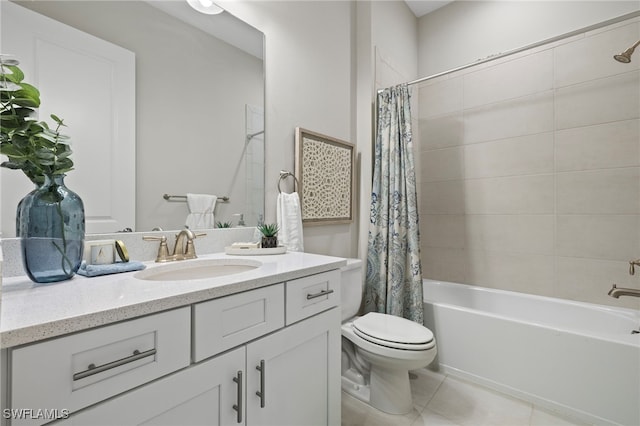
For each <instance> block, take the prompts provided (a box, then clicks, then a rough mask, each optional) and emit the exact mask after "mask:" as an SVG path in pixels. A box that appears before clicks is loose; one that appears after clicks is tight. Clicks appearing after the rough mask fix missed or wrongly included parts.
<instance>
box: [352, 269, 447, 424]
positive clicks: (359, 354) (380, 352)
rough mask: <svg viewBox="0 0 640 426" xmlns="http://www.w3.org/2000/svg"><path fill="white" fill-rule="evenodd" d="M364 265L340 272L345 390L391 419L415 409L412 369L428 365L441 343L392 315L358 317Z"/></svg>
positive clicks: (414, 323)
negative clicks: (412, 398) (410, 383)
mask: <svg viewBox="0 0 640 426" xmlns="http://www.w3.org/2000/svg"><path fill="white" fill-rule="evenodd" d="M362 268H363V263H362V261H361V260H359V259H349V260H348V262H347V266H345V267H343V268H342V269H341V279H342V285H341V293H342V389H343V390H344V391H345V392H347V393H349V394H350V395H353V396H354V397H356V398H358V399H360V400H361V401H364V402H365V403H367V404H369V405H371V406H372V407H375V408H377V409H378V410H381V411H384V412H386V413H390V414H406V413H409V412H410V411H411V409H412V406H413V403H412V400H411V388H410V385H409V370H415V369H418V368H423V367H426V366H427V365H429V364H430V363H431V362H432V361H433V360H434V358H435V356H436V341H435V339H434V337H433V333H432V332H431V330H429V329H428V328H426V327H424V326H422V325H421V324H418V323H416V322H413V321H410V320H408V319H405V318H400V317H396V316H393V315H387V314H379V313H374V312H371V313H368V314H366V315H363V316H361V317H358V316H356V315H357V313H358V311H359V310H360V304H361V302H362V294H363V286H364V279H363V272H362Z"/></svg>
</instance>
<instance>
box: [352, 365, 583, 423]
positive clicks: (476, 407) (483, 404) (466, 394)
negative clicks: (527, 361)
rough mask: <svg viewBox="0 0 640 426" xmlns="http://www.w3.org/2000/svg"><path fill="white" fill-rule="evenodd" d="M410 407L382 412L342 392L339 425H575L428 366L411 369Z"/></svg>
mask: <svg viewBox="0 0 640 426" xmlns="http://www.w3.org/2000/svg"><path fill="white" fill-rule="evenodd" d="M411 377H412V378H411V391H412V394H413V411H411V413H409V414H406V415H404V416H393V415H390V414H386V413H383V412H381V411H378V410H376V409H374V408H371V407H369V406H368V405H366V404H364V403H362V402H361V401H359V400H357V399H355V398H354V397H352V396H350V395H348V394H346V393H344V392H343V393H342V426H422V425H424V426H427V425H428V426H481V425H487V426H501V425H504V426H576V425H584V423H580V422H576V421H575V420H568V419H564V418H562V417H558V416H557V415H554V414H552V413H550V412H548V411H545V410H543V409H541V408H539V407H535V406H533V405H532V404H531V403H528V402H525V401H522V400H519V399H516V398H513V397H510V396H508V395H505V394H502V393H499V392H496V391H493V390H490V389H487V388H484V387H482V386H478V385H476V384H473V383H469V382H466V381H463V380H461V379H458V378H455V377H451V376H447V375H443V374H440V373H437V372H434V371H431V370H427V369H423V370H418V371H413V372H412V376H411Z"/></svg>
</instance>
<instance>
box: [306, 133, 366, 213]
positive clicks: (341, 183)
mask: <svg viewBox="0 0 640 426" xmlns="http://www.w3.org/2000/svg"><path fill="white" fill-rule="evenodd" d="M295 145H296V146H295V173H296V176H297V178H298V181H299V183H300V188H299V189H298V191H299V194H300V202H301V207H302V222H303V223H304V224H308V225H329V224H336V223H351V222H352V221H353V203H354V182H355V176H354V162H355V145H354V144H352V143H349V142H346V141H343V140H340V139H337V138H333V137H331V136H327V135H323V134H320V133H316V132H312V131H310V130H306V129H303V128H300V127H297V128H296V144H295Z"/></svg>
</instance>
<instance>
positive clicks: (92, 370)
mask: <svg viewBox="0 0 640 426" xmlns="http://www.w3.org/2000/svg"><path fill="white" fill-rule="evenodd" d="M155 354H156V349H155V348H154V349H149V350H148V351H144V352H140V351H139V350H137V349H136V350H135V351H133V355H130V356H127V357H124V358H122V359H118V360H116V361H111V362H108V363H106V364H102V365H99V366H96V365H95V364H89V366H88V367H87V369H86V370H84V371H81V372H79V373H76V374H74V375H73V380H80V379H84V378H85V377H89V376H93V375H94V374H98V373H102V372H103V371H107V370H111V369H112V368H116V367H120V366H121V365H125V364H129V363H130V362H134V361H137V360H139V359H142V358H146V357H149V356H153V355H155Z"/></svg>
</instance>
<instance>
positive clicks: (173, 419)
mask: <svg viewBox="0 0 640 426" xmlns="http://www.w3.org/2000/svg"><path fill="white" fill-rule="evenodd" d="M339 281H340V276H339V272H338V271H337V270H332V271H328V272H322V273H318V274H315V275H311V276H307V277H303V278H300V279H293V280H289V281H286V282H284V283H279V284H273V285H269V286H265V287H261V288H257V289H253V290H248V291H244V292H240V293H236V294H232V295H229V296H225V297H220V298H216V299H212V300H208V301H204V302H200V303H195V304H193V305H191V306H187V307H183V308H179V309H176V310H173V311H168V312H164V313H160V314H155V315H151V316H148V317H144V318H140V319H134V320H130V321H126V322H122V323H118V324H115V325H112V326H107V327H104V328H102V329H95V330H89V331H86V332H82V333H78V334H75V335H72V336H68V337H62V338H58V339H52V340H50V341H47V342H44V343H37V344H34V345H29V346H25V347H23V348H18V349H16V350H13V354H12V358H13V360H12V362H11V365H12V369H13V370H12V371H13V380H12V382H11V383H12V385H11V389H12V390H13V393H14V394H15V392H16V389H19V388H20V387H22V388H23V391H22V393H20V394H21V395H22V394H23V395H24V397H23V399H20V400H19V401H20V402H19V403H18V402H17V401H18V400H15V399H14V400H13V401H12V408H14V407H18V406H20V407H33V408H35V407H43V408H44V407H47V408H59V409H62V408H69V409H70V410H71V411H72V414H71V416H70V417H68V418H66V419H60V420H58V421H55V422H54V423H53V424H56V425H65V426H68V425H77V426H90V425H142V424H144V425H180V426H188V425H237V424H240V425H278V426H279V425H300V426H303V425H338V424H340V343H341V341H340V338H341V337H340V308H339V300H340V294H339V293H340V292H339ZM168 315H172V316H171V318H169V317H167V316H168ZM157 318H164V319H165V320H169V322H175V324H174V327H173V328H174V329H175V330H176V331H177V330H180V331H179V332H178V333H177V334H179V335H180V337H177V338H176V340H173V343H175V344H176V345H179V347H178V346H176V347H175V348H173V349H172V350H174V351H175V352H176V353H179V354H181V361H180V363H177V364H174V365H172V367H171V368H172V370H171V371H164V370H163V371H164V375H158V374H156V375H154V376H148V377H147V376H145V377H147V379H146V382H144V381H143V382H141V381H140V380H138V381H136V382H132V384H131V386H129V387H128V388H127V389H122V388H121V387H116V388H113V386H107V388H108V389H109V391H108V392H107V391H104V392H103V393H100V394H94V395H92V396H91V398H88V399H86V398H85V399H83V400H82V402H78V403H74V404H71V405H70V404H69V401H74V400H73V398H74V397H73V396H72V397H69V396H67V395H65V393H64V392H62V393H61V396H60V397H52V396H51V394H56V393H58V392H59V391H58V389H59V386H60V383H59V382H60V381H61V380H63V379H62V376H60V375H58V374H57V373H56V375H54V376H51V381H50V382H49V383H48V384H47V385H46V386H45V389H44V390H43V391H37V392H35V393H36V394H38V395H39V394H42V395H43V396H42V397H41V398H44V399H37V400H36V399H29V392H28V389H33V388H34V387H37V386H38V385H37V383H38V382H37V381H35V380H36V379H35V376H37V375H38V374H46V373H45V370H46V368H44V367H43V368H42V369H41V370H40V371H36V372H32V373H30V374H31V375H32V380H31V381H30V383H28V384H20V383H18V382H16V381H15V379H16V377H18V376H16V371H17V370H15V368H16V365H18V366H20V365H21V367H19V368H20V370H25V371H26V370H28V369H29V367H30V366H33V365H35V364H37V363H38V362H41V360H40V361H36V360H35V358H33V359H32V358H26V359H24V360H23V359H21V358H20V357H19V353H18V351H20V350H25V349H26V350H29V351H31V352H33V353H34V354H35V353H40V355H41V356H45V353H44V352H41V347H40V345H46V344H53V345H54V347H53V348H54V350H55V351H56V352H60V351H62V352H65V350H63V347H64V346H65V344H64V343H60V342H62V341H64V340H65V339H68V338H70V337H71V338H75V339H76V340H78V341H79V342H81V341H84V340H85V339H84V337H83V335H91V334H93V333H96V332H101V331H102V330H107V329H110V328H113V327H117V328H118V330H119V331H121V332H123V333H124V331H125V330H129V331H128V334H129V335H135V336H143V337H142V339H143V340H139V339H140V337H136V339H138V340H139V341H136V342H135V344H136V345H137V346H140V345H142V346H141V347H142V348H143V349H144V348H146V346H145V345H147V346H148V345H150V344H151V343H152V341H153V342H158V341H160V342H164V343H165V344H167V343H170V342H169V338H168V337H158V338H157V339H155V340H153V339H151V340H149V336H148V332H147V331H145V330H144V327H142V329H141V330H142V331H140V330H137V329H135V327H133V326H132V325H134V324H136V323H138V321H142V320H144V321H146V322H147V323H149V324H153V322H154V320H155V319H157ZM138 327H139V326H138ZM134 329H135V330H136V331H135V332H133V331H131V330H134ZM113 330H116V329H115V328H113ZM154 336H164V335H163V334H157V335H154ZM144 339H146V340H144ZM111 340H115V341H117V342H120V340H118V339H111ZM128 340H130V338H127V337H126V336H125V338H124V339H123V340H122V341H123V342H127V341H128ZM59 341H60V342H59ZM118 344H119V345H122V343H118ZM87 345H89V346H92V347H94V346H96V344H95V341H94V340H91V344H87ZM85 346H86V345H85ZM97 346H98V347H101V346H100V345H97ZM74 350H75V349H73V350H72V349H69V350H66V352H69V351H71V352H73V351H74ZM129 350H130V348H129V347H127V348H126V349H125V352H127V351H129ZM76 352H77V351H76ZM83 352H86V350H85V349H83ZM89 352H91V350H90V351H89ZM163 353H165V351H163V352H160V351H159V350H158V351H157V352H155V355H154V358H151V356H149V357H147V358H145V359H146V360H147V361H144V360H143V361H134V363H135V362H146V363H147V368H150V367H149V364H154V363H156V361H159V360H162V358H163V357H164V356H161V354H163ZM185 353H186V354H187V356H186V358H185ZM165 356H166V355H165ZM58 358H60V357H58V356H57V355H56V356H54V357H53V359H54V360H57V359H58ZM68 358H69V356H68V355H65V356H64V357H62V359H68ZM85 358H86V357H85ZM85 358H83V359H82V360H80V362H79V364H78V365H84V364H86V359H85ZM189 358H190V359H189ZM148 361H153V362H151V363H149V362H148ZM56 362H57V361H56ZM92 364H95V365H94V367H95V366H99V365H102V364H104V363H103V362H101V361H96V362H92ZM127 365H132V364H127ZM143 367H144V366H143ZM74 368H75V367H73V368H71V370H72V371H75V369H74ZM118 368H123V367H116V368H114V369H109V370H107V371H109V373H99V374H109V375H110V376H105V377H102V376H99V375H92V376H89V379H91V377H94V379H91V380H94V381H95V383H90V384H86V388H87V389H91V388H92V387H96V386H97V387H98V388H99V387H101V386H104V383H103V382H107V383H108V382H109V381H118V380H120V379H119V376H120V375H125V376H126V375H127V374H129V375H130V374H131V371H129V370H133V371H135V368H133V367H127V368H128V369H129V370H123V371H120V370H118ZM93 369H94V368H93V367H91V368H89V369H88V370H90V371H91V370H93ZM66 373H67V372H65V374H66ZM22 374H26V373H22ZM96 376H97V377H96ZM44 377H47V376H46V375H45V376H44ZM101 379H102V380H101ZM81 380H87V378H81ZM125 382H126V381H125ZM101 383H103V384H101ZM62 389H64V386H63V387H62ZM75 391H76V390H74V389H70V392H71V394H73V393H74V392H75ZM118 391H119V392H118ZM78 392H79V393H80V394H82V392H83V390H82V389H81V388H79V389H78ZM47 395H48V396H47ZM100 396H102V397H100ZM21 398H22V397H21ZM47 398H48V399H47ZM52 398H53V399H52ZM69 398H71V399H69ZM75 398H77V397H75ZM16 404H20V405H16ZM91 404H93V405H91ZM83 407H86V408H83ZM49 420H50V419H49ZM49 420H47V419H45V420H34V421H30V422H21V421H17V420H12V421H11V423H10V424H11V426H13V425H22V424H29V425H31V424H44V423H46V422H47V421H49Z"/></svg>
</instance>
